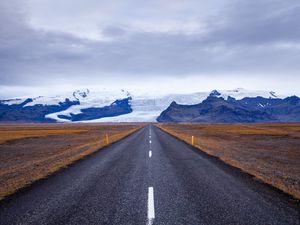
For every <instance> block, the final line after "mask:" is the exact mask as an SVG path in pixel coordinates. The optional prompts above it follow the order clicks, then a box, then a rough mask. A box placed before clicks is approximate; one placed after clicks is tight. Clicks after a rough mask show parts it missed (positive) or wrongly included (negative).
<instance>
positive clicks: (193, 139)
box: [192, 135, 195, 145]
mask: <svg viewBox="0 0 300 225" xmlns="http://www.w3.org/2000/svg"><path fill="white" fill-rule="evenodd" d="M192 145H195V137H194V135H193V136H192Z"/></svg>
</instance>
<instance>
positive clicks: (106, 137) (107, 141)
mask: <svg viewBox="0 0 300 225" xmlns="http://www.w3.org/2000/svg"><path fill="white" fill-rule="evenodd" d="M105 139H106V144H107V145H108V144H109V140H108V133H107V132H106V134H105Z"/></svg>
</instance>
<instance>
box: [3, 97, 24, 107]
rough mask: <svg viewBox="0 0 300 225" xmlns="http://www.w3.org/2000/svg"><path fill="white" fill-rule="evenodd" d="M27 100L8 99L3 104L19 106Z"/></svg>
mask: <svg viewBox="0 0 300 225" xmlns="http://www.w3.org/2000/svg"><path fill="white" fill-rule="evenodd" d="M25 100H26V98H16V99H8V100H3V101H1V103H3V104H5V105H19V104H21V103H23V102H24V101H25Z"/></svg>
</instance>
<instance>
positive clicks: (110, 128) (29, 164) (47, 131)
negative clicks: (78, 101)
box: [0, 124, 142, 199]
mask: <svg viewBox="0 0 300 225" xmlns="http://www.w3.org/2000/svg"><path fill="white" fill-rule="evenodd" d="M140 127H142V125H141V124H20V125H10V124H3V125H0V199H2V198H4V197H5V196H7V195H9V194H11V193H13V192H15V191H16V190H18V189H20V188H22V187H24V186H26V185H29V184H30V183H32V182H34V181H36V180H38V179H41V178H44V177H46V176H47V175H49V174H51V173H53V172H55V171H57V170H59V169H60V168H63V167H65V166H67V165H69V164H71V163H72V162H74V161H76V160H79V159H80V158H83V157H84V156H86V155H89V154H91V153H93V152H95V151H97V150H98V149H99V148H102V147H104V146H105V145H106V133H108V136H109V143H113V142H115V141H118V140H120V139H122V138H124V137H125V136H127V135H129V134H131V133H133V132H134V131H136V130H138V129H139V128H140Z"/></svg>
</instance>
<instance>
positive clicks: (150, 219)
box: [147, 187, 155, 225]
mask: <svg viewBox="0 0 300 225" xmlns="http://www.w3.org/2000/svg"><path fill="white" fill-rule="evenodd" d="M154 218H155V212H154V194H153V187H149V188H148V221H147V225H152V224H153V221H154Z"/></svg>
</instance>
